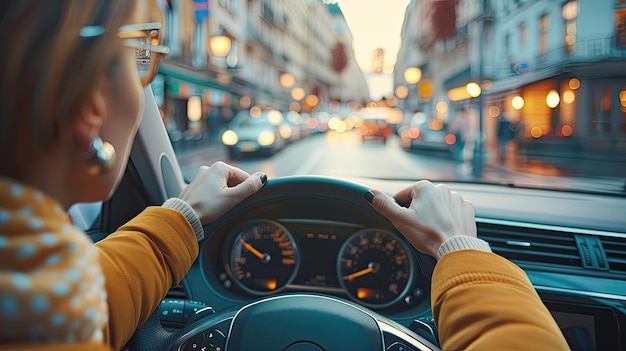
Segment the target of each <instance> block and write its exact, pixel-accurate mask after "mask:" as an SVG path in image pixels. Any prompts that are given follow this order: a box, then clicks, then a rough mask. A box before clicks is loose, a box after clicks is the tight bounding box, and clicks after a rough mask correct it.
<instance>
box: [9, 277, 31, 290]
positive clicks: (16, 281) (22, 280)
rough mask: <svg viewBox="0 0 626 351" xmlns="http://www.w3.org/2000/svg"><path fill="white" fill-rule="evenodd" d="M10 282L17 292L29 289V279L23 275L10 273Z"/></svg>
mask: <svg viewBox="0 0 626 351" xmlns="http://www.w3.org/2000/svg"><path fill="white" fill-rule="evenodd" d="M11 280H12V281H13V285H15V288H16V289H18V290H27V289H30V278H28V276H27V275H26V274H24V273H12V274H11Z"/></svg>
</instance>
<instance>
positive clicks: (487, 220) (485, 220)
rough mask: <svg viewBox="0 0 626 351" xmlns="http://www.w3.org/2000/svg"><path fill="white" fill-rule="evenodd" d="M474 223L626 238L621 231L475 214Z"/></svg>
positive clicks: (625, 234)
mask: <svg viewBox="0 0 626 351" xmlns="http://www.w3.org/2000/svg"><path fill="white" fill-rule="evenodd" d="M475 218H476V224H480V223H485V224H494V225H506V226H511V227H523V228H530V229H542V230H551V231H559V232H567V233H572V234H587V235H597V236H609V237H614V238H620V239H626V233H621V232H610V231H604V230H595V229H583V228H573V227H560V226H556V225H550V224H535V223H528V222H518V221H511V220H504V219H493V218H485V217H478V216H476V217H475Z"/></svg>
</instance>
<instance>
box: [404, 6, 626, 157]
mask: <svg viewBox="0 0 626 351" xmlns="http://www.w3.org/2000/svg"><path fill="white" fill-rule="evenodd" d="M450 18H454V21H450V20H449V19H450ZM442 23H443V25H442ZM625 28H626V1H623V0H601V1H598V0H578V1H576V0H558V1H557V0H553V1H540V0H516V1H513V0H507V1H495V0H459V1H456V0H413V1H411V3H410V5H409V6H408V8H407V13H406V17H405V22H404V25H403V32H402V47H401V49H400V52H399V54H398V64H397V65H396V68H395V73H394V82H395V85H396V87H398V86H407V87H409V89H408V96H407V97H406V98H405V101H404V106H405V107H406V108H407V109H409V110H410V111H414V110H421V111H423V112H424V113H426V114H427V115H428V116H429V117H430V118H441V119H448V120H449V119H451V118H454V114H453V113H454V111H455V110H456V109H458V108H459V106H460V104H471V105H473V106H478V105H479V104H480V105H482V111H480V112H481V115H482V126H481V128H482V131H483V132H484V140H485V144H484V146H485V151H486V154H487V156H489V154H495V153H497V152H498V151H497V146H496V144H497V134H496V129H497V124H498V117H500V116H501V115H504V116H505V117H506V118H507V119H508V120H510V121H511V122H513V123H514V125H515V126H516V128H521V129H520V131H519V132H518V134H519V136H518V139H517V141H518V142H517V143H516V144H517V146H519V148H518V149H517V150H515V152H523V153H524V155H525V156H528V157H535V158H552V160H560V161H562V162H572V158H581V157H585V158H594V159H598V158H606V159H612V160H623V159H624V158H625V157H626V71H624V70H623V69H622V68H623V67H625V66H626V29H625ZM407 68H418V69H419V70H420V72H421V77H420V81H419V82H417V83H413V84H410V83H409V82H407V80H406V78H405V77H404V72H405V71H406V69H407ZM424 82H426V83H427V88H428V89H420V86H421V85H422V84H424ZM470 82H477V83H479V84H480V86H481V88H482V95H481V96H480V97H479V98H478V99H475V98H472V97H471V96H470V95H469V93H468V92H467V89H465V87H466V85H467V84H468V83H470ZM444 107H445V108H444ZM516 122H517V123H516ZM477 127H478V124H477Z"/></svg>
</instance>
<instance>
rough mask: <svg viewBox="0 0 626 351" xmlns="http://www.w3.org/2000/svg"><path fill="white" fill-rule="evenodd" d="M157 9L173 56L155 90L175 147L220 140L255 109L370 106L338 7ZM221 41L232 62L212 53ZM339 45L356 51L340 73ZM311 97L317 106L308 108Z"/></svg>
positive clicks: (190, 3)
mask: <svg viewBox="0 0 626 351" xmlns="http://www.w3.org/2000/svg"><path fill="white" fill-rule="evenodd" d="M156 3H158V4H159V8H158V10H159V12H158V13H159V16H157V17H159V20H160V21H161V22H162V23H163V24H164V31H163V32H164V33H163V37H164V42H165V45H167V46H169V47H170V49H171V53H170V54H169V55H168V56H167V57H166V59H165V60H164V61H162V63H161V64H160V66H159V76H158V77H157V79H155V81H154V82H153V84H152V88H153V90H154V92H155V96H156V97H157V102H158V103H159V105H160V107H161V108H162V111H163V115H164V120H165V122H166V125H167V126H168V129H169V130H170V132H171V135H172V136H173V139H174V140H175V139H177V138H194V137H201V136H206V135H207V134H210V133H215V132H217V131H218V130H219V129H221V128H223V127H224V126H225V124H226V123H227V122H228V121H229V120H230V119H231V118H232V116H234V114H235V113H236V112H237V111H239V110H241V109H245V108H249V107H250V106H252V105H259V106H261V107H266V108H276V109H279V110H283V111H286V110H288V109H289V108H295V107H296V106H297V107H300V108H302V109H309V110H313V109H325V108H327V107H328V105H329V103H330V102H331V101H342V102H348V101H358V102H360V103H362V102H365V101H367V99H368V98H369V93H368V90H367V85H366V83H365V80H364V78H363V75H362V73H361V72H360V70H358V69H355V68H356V67H357V65H356V61H355V59H354V53H353V52H352V49H351V48H352V37H351V34H350V33H349V30H348V29H347V25H346V24H345V19H344V18H343V15H342V14H341V11H340V10H339V9H338V7H337V5H326V4H324V3H323V2H322V1H321V0H209V1H207V0H169V1H168V0H159V1H156ZM153 7H154V6H153ZM150 11H154V8H151V9H150ZM153 17H154V16H153ZM221 35H225V36H226V37H227V38H229V39H230V50H229V52H228V54H227V55H226V56H218V55H216V54H215V53H214V52H212V49H211V47H210V42H211V40H212V39H213V38H215V37H217V36H221ZM337 43H342V45H343V46H344V47H345V48H346V49H348V50H345V54H346V55H345V60H346V65H345V67H344V68H343V69H342V70H341V71H340V72H337V71H336V69H334V68H333V61H334V58H333V48H334V47H335V46H336V44H337ZM294 89H295V90H296V92H295V93H294ZM311 95H314V96H315V97H316V99H308V100H307V99H306V98H307V97H308V96H311ZM305 101H309V102H311V101H313V102H315V104H312V105H311V104H309V105H307V104H306V102H305ZM294 102H295V103H296V104H293V103H294ZM197 110H199V111H200V113H196V111H197Z"/></svg>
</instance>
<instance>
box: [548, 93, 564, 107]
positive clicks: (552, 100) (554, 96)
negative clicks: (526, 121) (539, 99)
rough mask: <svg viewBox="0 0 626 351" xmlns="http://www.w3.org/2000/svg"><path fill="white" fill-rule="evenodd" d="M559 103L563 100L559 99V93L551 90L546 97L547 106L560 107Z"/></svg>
mask: <svg viewBox="0 0 626 351" xmlns="http://www.w3.org/2000/svg"><path fill="white" fill-rule="evenodd" d="M559 102H561V98H560V97H559V93H557V91H556V90H550V92H548V95H547V96H546V104H547V105H548V107H549V108H555V107H557V106H559Z"/></svg>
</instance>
